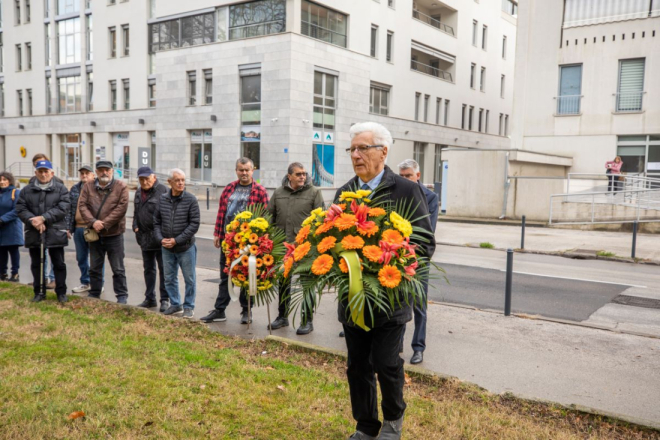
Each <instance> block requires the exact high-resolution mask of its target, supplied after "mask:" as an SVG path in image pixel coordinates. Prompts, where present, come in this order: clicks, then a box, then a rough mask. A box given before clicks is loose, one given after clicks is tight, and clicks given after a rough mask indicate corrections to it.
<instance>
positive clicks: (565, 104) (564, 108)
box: [557, 95, 582, 115]
mask: <svg viewBox="0 0 660 440" xmlns="http://www.w3.org/2000/svg"><path fill="white" fill-rule="evenodd" d="M581 99H582V95H566V96H558V97H557V114H558V115H579V114H580V101H581Z"/></svg>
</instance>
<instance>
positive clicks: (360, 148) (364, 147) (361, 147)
mask: <svg viewBox="0 0 660 440" xmlns="http://www.w3.org/2000/svg"><path fill="white" fill-rule="evenodd" d="M381 147H382V145H357V146H355V147H351V148H347V149H346V152H347V153H348V154H353V152H354V151H355V150H357V152H358V153H360V156H364V155H365V154H367V150H369V148H381Z"/></svg>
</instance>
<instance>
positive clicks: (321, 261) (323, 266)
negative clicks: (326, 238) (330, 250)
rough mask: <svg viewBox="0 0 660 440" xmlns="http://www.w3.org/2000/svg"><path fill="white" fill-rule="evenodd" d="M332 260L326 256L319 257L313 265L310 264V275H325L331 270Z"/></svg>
mask: <svg viewBox="0 0 660 440" xmlns="http://www.w3.org/2000/svg"><path fill="white" fill-rule="evenodd" d="M333 263H334V260H333V259H332V257H331V256H330V255H328V254H323V255H320V256H319V257H318V258H317V259H316V260H314V263H312V273H313V274H314V275H325V274H326V273H328V272H329V271H330V269H332V264H333Z"/></svg>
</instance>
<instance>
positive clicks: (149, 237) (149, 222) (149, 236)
mask: <svg viewBox="0 0 660 440" xmlns="http://www.w3.org/2000/svg"><path fill="white" fill-rule="evenodd" d="M166 192H167V187H166V186H165V185H163V184H162V183H160V182H159V181H158V180H156V183H154V186H152V187H151V189H150V190H149V191H148V192H147V200H145V201H144V203H143V202H142V188H140V187H138V189H137V191H135V199H134V201H133V204H134V206H135V209H134V210H133V228H132V229H133V231H135V230H136V229H137V230H138V232H136V233H135V238H136V240H137V242H138V244H139V245H140V248H141V249H142V250H143V251H157V250H159V249H160V247H161V245H160V241H159V240H157V239H156V237H154V213H155V212H156V209H158V203H159V202H160V196H162V195H163V194H165V193H166Z"/></svg>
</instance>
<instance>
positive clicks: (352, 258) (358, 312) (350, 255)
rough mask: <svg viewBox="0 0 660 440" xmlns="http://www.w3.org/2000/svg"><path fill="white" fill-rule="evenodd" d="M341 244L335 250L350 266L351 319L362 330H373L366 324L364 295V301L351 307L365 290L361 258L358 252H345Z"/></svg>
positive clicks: (349, 301) (349, 299)
mask: <svg viewBox="0 0 660 440" xmlns="http://www.w3.org/2000/svg"><path fill="white" fill-rule="evenodd" d="M342 249H343V247H342V246H341V244H338V245H337V247H335V250H336V251H338V252H339V258H343V259H344V261H345V262H346V266H348V304H349V308H350V309H351V319H352V320H353V322H354V323H355V325H357V326H358V327H360V328H361V329H363V330H365V331H369V330H371V329H370V328H369V327H367V326H366V324H365V323H364V306H365V301H364V295H363V296H362V301H361V302H360V303H358V304H354V306H355V307H351V306H350V304H352V303H353V298H354V297H355V295H357V294H359V293H360V292H361V291H362V289H363V288H364V284H363V282H362V269H361V268H360V258H359V257H358V254H357V252H356V251H344V250H342Z"/></svg>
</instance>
